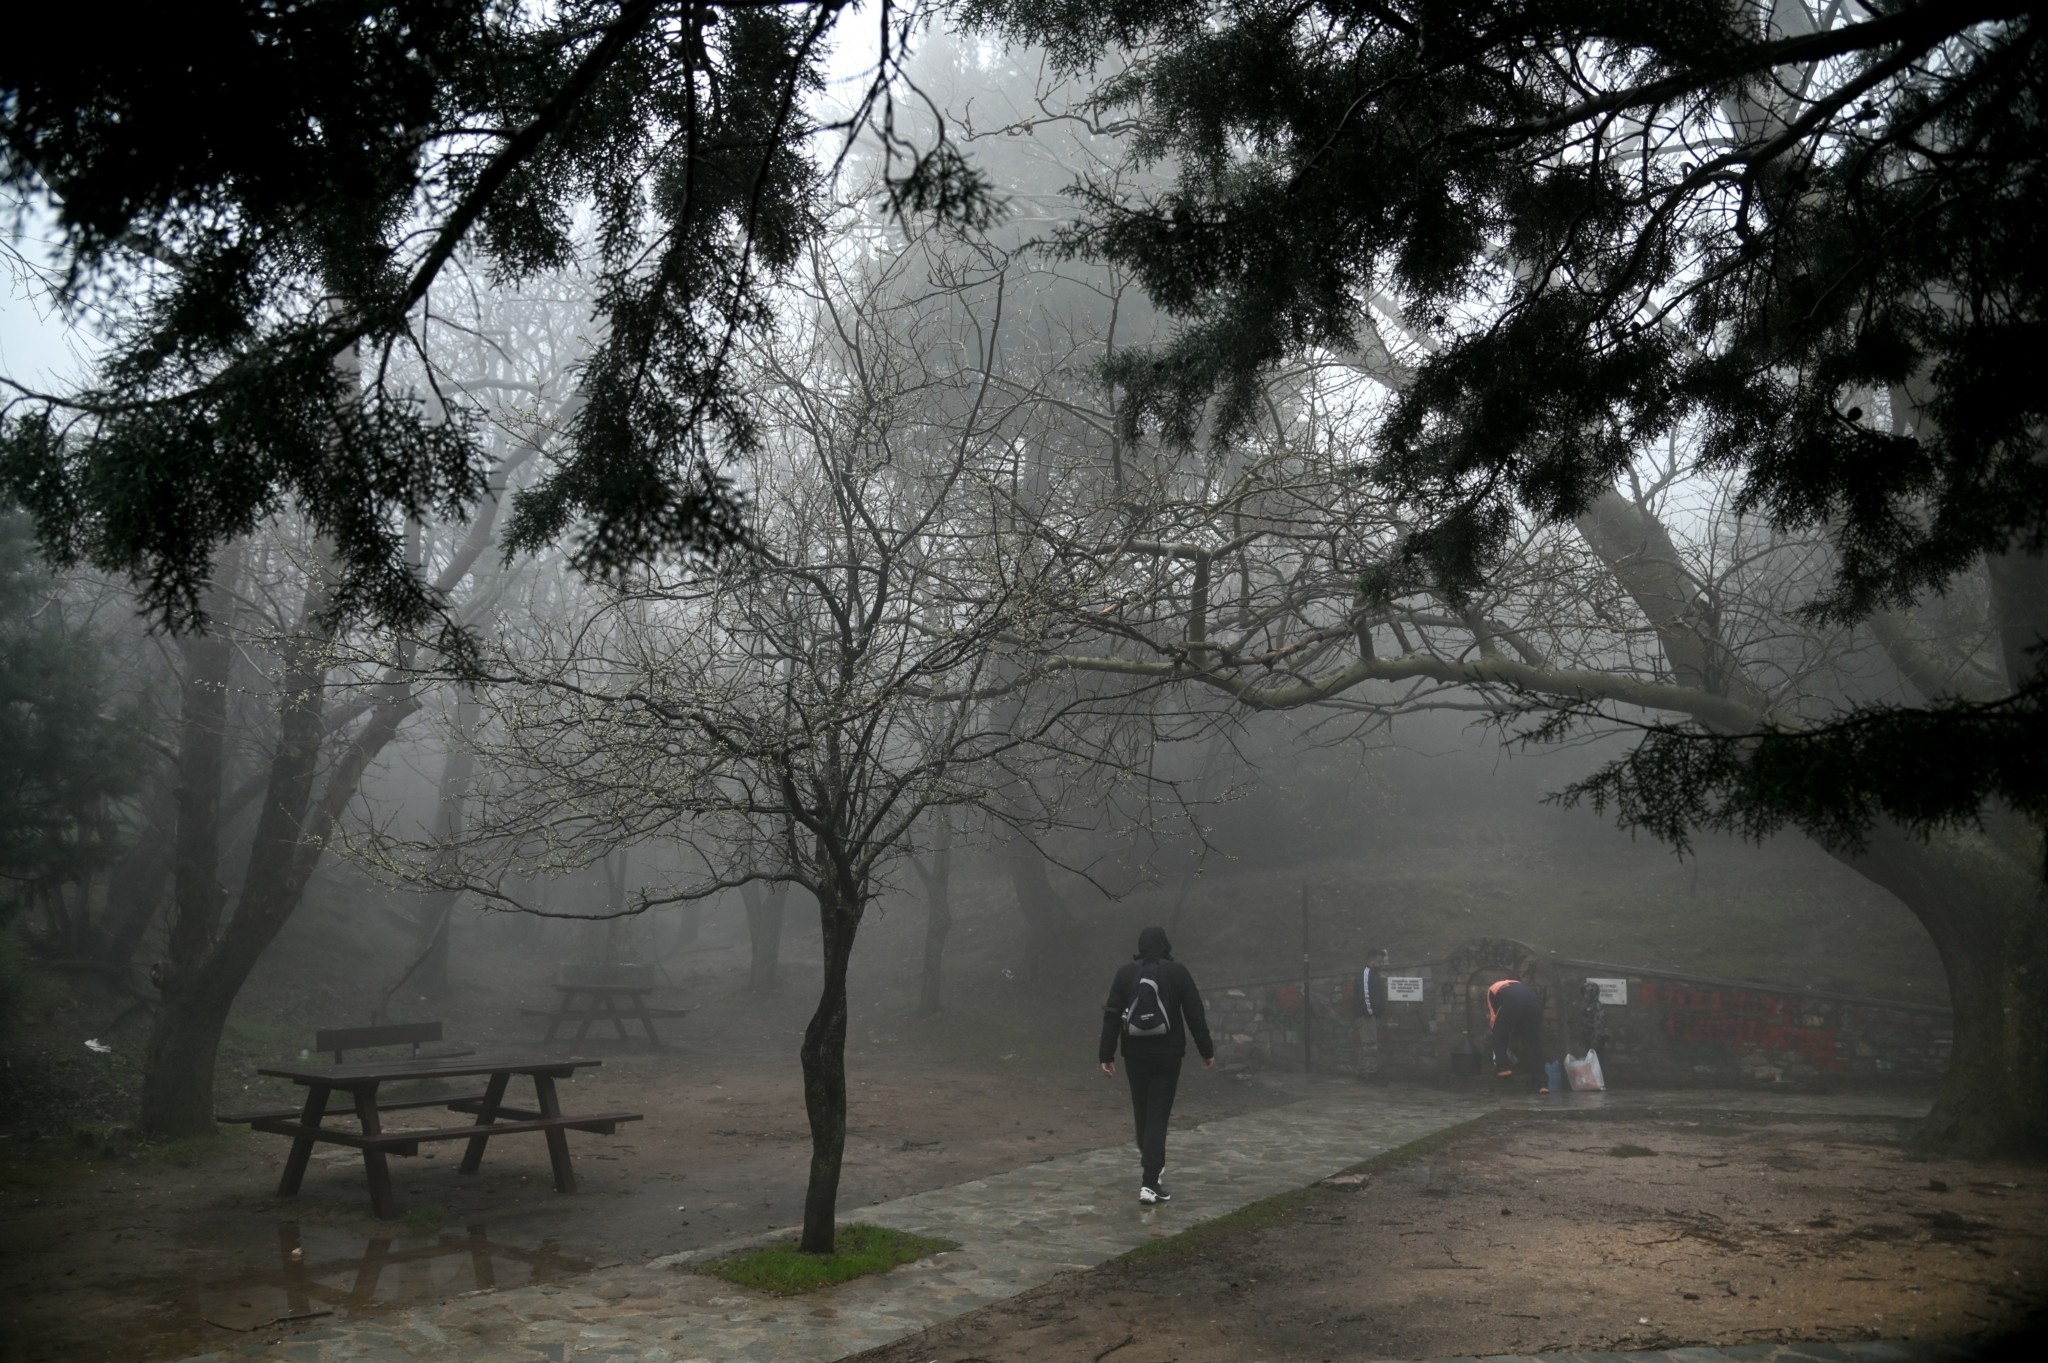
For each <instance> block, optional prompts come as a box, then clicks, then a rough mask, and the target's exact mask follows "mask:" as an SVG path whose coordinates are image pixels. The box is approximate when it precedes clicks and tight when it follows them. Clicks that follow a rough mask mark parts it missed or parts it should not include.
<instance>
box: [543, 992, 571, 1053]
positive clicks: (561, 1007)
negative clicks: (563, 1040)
mask: <svg viewBox="0 0 2048 1363" xmlns="http://www.w3.org/2000/svg"><path fill="white" fill-rule="evenodd" d="M557 992H558V997H557V998H556V999H555V1011H554V1012H552V1013H549V1014H548V1034H547V1035H546V1036H544V1037H542V1038H541V1039H540V1040H541V1044H542V1045H543V1046H545V1045H546V1044H547V1043H548V1042H550V1041H553V1040H554V1039H555V1029H556V1028H557V1027H559V1026H561V1025H562V1014H563V1013H566V1012H567V1011H568V1010H569V996H568V995H566V994H560V993H559V991H557Z"/></svg>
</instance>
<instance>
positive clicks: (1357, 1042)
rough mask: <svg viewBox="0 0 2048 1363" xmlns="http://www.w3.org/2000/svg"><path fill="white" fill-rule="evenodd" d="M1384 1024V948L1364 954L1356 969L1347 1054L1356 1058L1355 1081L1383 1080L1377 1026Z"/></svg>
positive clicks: (1385, 1002)
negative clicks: (1363, 964)
mask: <svg viewBox="0 0 2048 1363" xmlns="http://www.w3.org/2000/svg"><path fill="white" fill-rule="evenodd" d="M1386 1025H1387V949H1386V948H1385V947H1373V948H1371V949H1370V950H1368V951H1367V952H1366V953H1365V969H1363V970H1361V971H1359V972H1358V992H1357V993H1356V994H1354V995H1353V996H1352V999H1351V1053H1352V1055H1353V1056H1354V1057H1355V1058H1356V1059H1357V1061H1358V1081H1359V1082H1360V1083H1362V1084H1379V1083H1384V1082H1385V1079H1384V1077H1383V1076H1382V1075H1381V1074H1380V1029H1381V1028H1382V1027H1384V1026H1386Z"/></svg>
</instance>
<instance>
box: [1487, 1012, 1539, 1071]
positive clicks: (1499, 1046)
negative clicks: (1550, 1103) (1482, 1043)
mask: <svg viewBox="0 0 2048 1363" xmlns="http://www.w3.org/2000/svg"><path fill="white" fill-rule="evenodd" d="M1493 1052H1494V1063H1495V1064H1497V1065H1501V1064H1512V1065H1513V1066H1514V1069H1515V1075H1516V1077H1517V1078H1520V1079H1525V1080H1527V1081H1528V1082H1529V1087H1531V1088H1541V1087H1542V1086H1543V1084H1544V1077H1543V1060H1544V1055H1543V1010H1542V1008H1540V1007H1537V1008H1525V1007H1520V1006H1517V1005H1515V1004H1510V1005H1508V1006H1507V1007H1505V1008H1502V1009H1501V1010H1500V1013H1499V1015H1498V1016H1496V1017H1495V1018H1494V1020H1493Z"/></svg>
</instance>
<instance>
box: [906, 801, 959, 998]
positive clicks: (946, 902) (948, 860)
mask: <svg viewBox="0 0 2048 1363" xmlns="http://www.w3.org/2000/svg"><path fill="white" fill-rule="evenodd" d="M911 865H913V866H915V867H916V868H917V877H918V879H919V880H922V881H923V882H924V904H925V912H924V970H923V973H922V974H921V976H920V977H919V982H918V991H917V1015H918V1016H919V1017H930V1016H931V1015H932V1014H934V1013H936V1012H938V1011H939V965H940V963H941V961H943V960H944V959H945V954H946V934H947V933H948V932H951V931H952V929H953V821H952V820H951V819H950V818H947V817H945V816H944V815H943V814H941V816H940V818H939V827H938V831H937V832H936V833H935V834H934V835H933V838H932V864H931V868H930V869H929V870H927V869H926V868H925V866H924V865H923V863H921V862H916V861H913V862H912V863H911Z"/></svg>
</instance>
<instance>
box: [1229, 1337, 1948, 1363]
mask: <svg viewBox="0 0 2048 1363" xmlns="http://www.w3.org/2000/svg"><path fill="white" fill-rule="evenodd" d="M1974 1357H1976V1350H1974V1349H1972V1348H1971V1347H1970V1346H1969V1345H1967V1344H1963V1343H1959V1342H1957V1341H1954V1340H1918V1339H1876V1340H1868V1341H1851V1342H1847V1343H1841V1344H1823V1343H1811V1344H1737V1345H1731V1346H1729V1347H1728V1348H1725V1349H1715V1348H1706V1347H1697V1346H1696V1347H1691V1348H1684V1349H1656V1350H1647V1351H1642V1352H1636V1353H1606V1352H1592V1353H1589V1352H1580V1353H1552V1354H1488V1355H1486V1356H1485V1357H1482V1358H1437V1359H1427V1360H1412V1361H1407V1363H1969V1360H1970V1359H1972V1358H1974ZM1247 1363H1258V1361H1257V1360H1247ZM1375 1363H1404V1360H1397V1359H1378V1360H1376V1361H1375Z"/></svg>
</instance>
